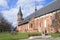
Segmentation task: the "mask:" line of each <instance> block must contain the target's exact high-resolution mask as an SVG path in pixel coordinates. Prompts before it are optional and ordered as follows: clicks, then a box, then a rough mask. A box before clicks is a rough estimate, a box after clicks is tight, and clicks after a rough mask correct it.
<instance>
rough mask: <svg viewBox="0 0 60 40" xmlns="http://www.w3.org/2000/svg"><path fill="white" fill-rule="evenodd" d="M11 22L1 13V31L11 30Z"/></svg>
mask: <svg viewBox="0 0 60 40" xmlns="http://www.w3.org/2000/svg"><path fill="white" fill-rule="evenodd" d="M11 26H12V25H11V23H9V22H8V21H7V20H6V19H5V18H4V17H3V15H2V14H1V13H0V32H2V31H3V32H5V31H10V28H11Z"/></svg>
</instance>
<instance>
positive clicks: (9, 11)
mask: <svg viewBox="0 0 60 40" xmlns="http://www.w3.org/2000/svg"><path fill="white" fill-rule="evenodd" d="M52 1H53V0H0V13H2V14H3V16H4V18H5V19H7V21H9V22H10V23H11V24H12V25H13V26H14V27H15V26H17V14H18V11H19V8H20V7H21V10H22V14H23V18H26V17H27V16H28V15H30V14H32V13H33V12H34V11H35V6H36V8H37V10H39V9H40V8H42V7H44V6H46V5H48V4H49V3H51V2H52Z"/></svg>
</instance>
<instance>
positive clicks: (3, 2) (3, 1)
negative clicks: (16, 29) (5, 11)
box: [0, 0, 8, 7]
mask: <svg viewBox="0 0 60 40" xmlns="http://www.w3.org/2000/svg"><path fill="white" fill-rule="evenodd" d="M0 6H3V7H7V6H8V4H7V0H0Z"/></svg>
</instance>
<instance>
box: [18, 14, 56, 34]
mask: <svg viewBox="0 0 60 40" xmlns="http://www.w3.org/2000/svg"><path fill="white" fill-rule="evenodd" d="M51 17H54V14H47V15H44V16H41V17H38V18H32V19H31V21H30V22H29V23H27V24H23V25H21V26H18V27H17V30H18V32H41V31H43V30H44V28H45V27H44V20H46V23H47V25H46V28H45V29H46V32H47V33H49V32H56V28H54V27H53V28H51V24H52V20H51ZM31 25H32V26H31ZM51 29H52V30H51Z"/></svg>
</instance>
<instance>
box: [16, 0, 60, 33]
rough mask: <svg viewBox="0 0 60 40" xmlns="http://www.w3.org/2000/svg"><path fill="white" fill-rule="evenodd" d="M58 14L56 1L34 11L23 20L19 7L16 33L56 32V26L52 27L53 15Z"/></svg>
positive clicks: (58, 9) (58, 5)
mask: <svg viewBox="0 0 60 40" xmlns="http://www.w3.org/2000/svg"><path fill="white" fill-rule="evenodd" d="M59 13H60V0H56V1H54V2H52V3H50V4H49V5H47V6H45V7H43V8H41V9H40V10H36V9H35V12H34V13H32V14H31V15H29V16H27V17H26V18H25V19H23V14H22V11H21V7H20V9H19V12H18V15H17V16H18V21H17V29H16V30H17V31H18V32H42V31H44V30H45V31H46V32H47V33H49V32H53V33H54V32H57V31H58V29H60V28H57V27H56V26H52V24H53V20H54V19H55V15H56V14H59Z"/></svg>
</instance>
